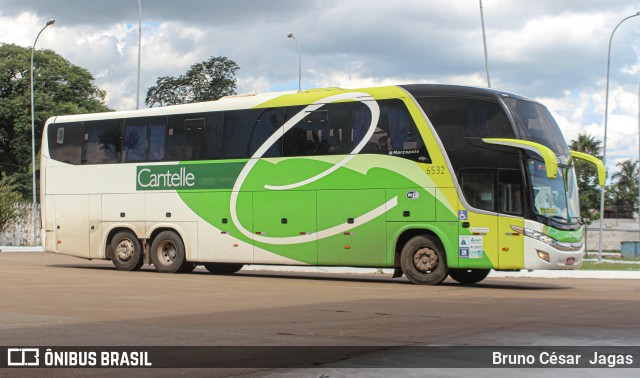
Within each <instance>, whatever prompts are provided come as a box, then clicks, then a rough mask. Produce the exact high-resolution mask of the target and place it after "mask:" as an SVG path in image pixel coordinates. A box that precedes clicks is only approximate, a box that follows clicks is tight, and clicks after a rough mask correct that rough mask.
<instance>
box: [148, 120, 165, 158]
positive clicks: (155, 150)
mask: <svg viewBox="0 0 640 378" xmlns="http://www.w3.org/2000/svg"><path fill="white" fill-rule="evenodd" d="M166 135H167V125H165V124H164V123H159V122H158V123H151V125H150V126H149V161H161V160H163V159H164V139H165V137H166Z"/></svg>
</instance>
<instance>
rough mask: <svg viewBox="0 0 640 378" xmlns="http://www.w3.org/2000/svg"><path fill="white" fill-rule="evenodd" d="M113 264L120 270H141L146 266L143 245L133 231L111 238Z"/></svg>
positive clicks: (120, 233) (123, 232) (120, 232)
mask: <svg viewBox="0 0 640 378" xmlns="http://www.w3.org/2000/svg"><path fill="white" fill-rule="evenodd" d="M109 246H110V248H111V262H112V263H113V265H115V267H116V269H118V270H126V271H134V270H139V269H140V268H141V267H142V265H143V264H144V258H143V257H144V256H143V253H142V244H140V240H139V239H138V237H137V236H136V235H135V234H134V233H133V232H131V231H128V230H125V231H119V232H117V233H116V234H115V235H113V237H112V238H111V242H110V243H109Z"/></svg>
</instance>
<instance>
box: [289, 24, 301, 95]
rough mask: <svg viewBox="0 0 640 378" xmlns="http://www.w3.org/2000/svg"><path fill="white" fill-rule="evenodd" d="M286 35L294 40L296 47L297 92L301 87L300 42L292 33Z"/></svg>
mask: <svg viewBox="0 0 640 378" xmlns="http://www.w3.org/2000/svg"><path fill="white" fill-rule="evenodd" d="M287 37H288V38H291V39H293V40H294V41H296V47H297V48H298V92H299V91H300V88H301V82H302V55H301V54H300V44H299V43H298V39H296V37H294V36H293V33H289V34H287Z"/></svg>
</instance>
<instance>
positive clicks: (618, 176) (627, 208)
mask: <svg viewBox="0 0 640 378" xmlns="http://www.w3.org/2000/svg"><path fill="white" fill-rule="evenodd" d="M616 167H617V168H618V169H619V170H618V171H617V172H616V173H614V174H613V175H611V181H613V183H612V184H611V191H610V193H611V199H612V202H613V206H615V208H616V211H615V212H616V213H617V214H618V215H617V217H621V218H631V217H633V213H634V212H635V211H636V210H637V209H638V185H637V180H638V177H639V175H640V162H639V161H634V162H632V161H631V160H623V161H621V162H619V163H617V164H616Z"/></svg>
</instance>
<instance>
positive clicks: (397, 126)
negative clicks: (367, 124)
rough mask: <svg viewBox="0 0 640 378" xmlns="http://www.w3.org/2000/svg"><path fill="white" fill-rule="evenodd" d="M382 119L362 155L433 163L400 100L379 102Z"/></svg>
mask: <svg viewBox="0 0 640 378" xmlns="http://www.w3.org/2000/svg"><path fill="white" fill-rule="evenodd" d="M378 104H379V105H380V119H379V121H378V125H377V127H376V130H375V132H374V133H373V135H372V137H371V139H370V140H369V144H368V145H367V146H365V148H364V149H363V150H362V153H379V154H384V155H392V156H398V157H402V158H405V159H410V160H414V161H419V162H421V163H431V157H430V156H429V153H428V152H427V149H426V147H425V144H424V141H423V140H422V136H421V135H420V132H419V131H418V128H417V126H416V124H415V122H414V121H413V118H411V115H410V114H409V111H408V110H407V108H406V106H405V105H404V104H403V103H402V101H400V100H383V101H379V102H378Z"/></svg>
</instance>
